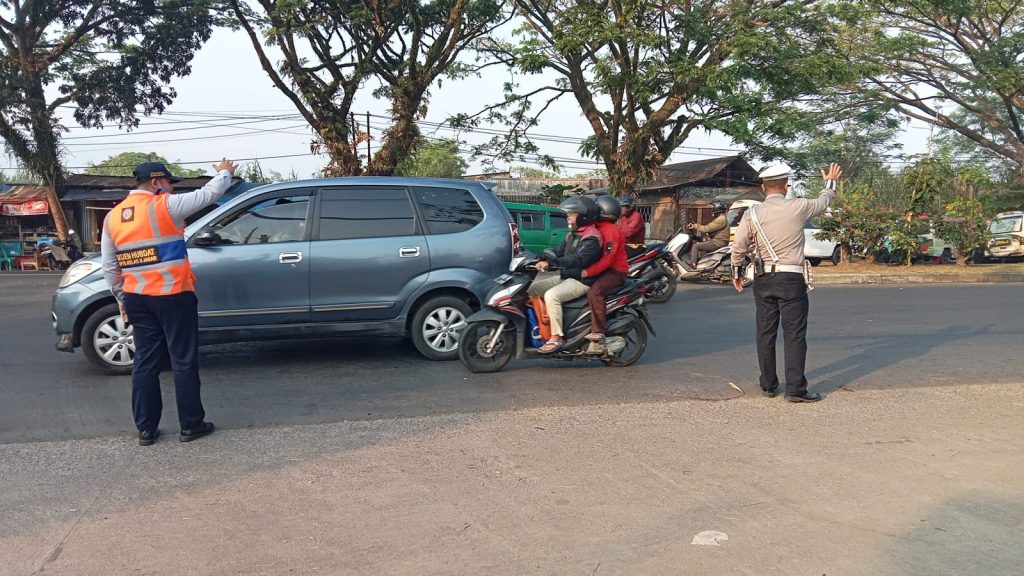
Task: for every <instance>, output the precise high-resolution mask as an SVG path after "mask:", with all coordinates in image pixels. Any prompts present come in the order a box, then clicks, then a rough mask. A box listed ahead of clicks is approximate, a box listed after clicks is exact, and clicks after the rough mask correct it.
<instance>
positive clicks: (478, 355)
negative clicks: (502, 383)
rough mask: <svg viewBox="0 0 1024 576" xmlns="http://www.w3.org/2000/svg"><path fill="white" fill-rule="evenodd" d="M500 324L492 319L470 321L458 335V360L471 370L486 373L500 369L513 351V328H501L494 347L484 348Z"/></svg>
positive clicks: (499, 327)
mask: <svg viewBox="0 0 1024 576" xmlns="http://www.w3.org/2000/svg"><path fill="white" fill-rule="evenodd" d="M500 329H501V324H500V323H498V322H496V321H494V320H482V321H478V322H470V323H469V324H467V325H466V329H465V330H463V331H462V334H461V335H460V336H459V360H462V363H463V364H465V365H466V368H469V369H470V370H472V371H473V372H477V373H487V372H497V371H498V370H501V369H502V367H504V366H505V364H508V361H509V360H511V359H512V354H513V353H515V341H514V338H513V335H514V334H515V331H514V330H503V331H502V333H501V335H500V336H498V341H497V342H496V343H495V345H494V349H493V350H491V351H490V352H487V351H485V350H484V346H485V344H486V343H487V341H488V340H489V339H490V338H492V337H493V336H494V331H495V330H500Z"/></svg>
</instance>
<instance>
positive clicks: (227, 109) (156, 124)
mask: <svg viewBox="0 0 1024 576" xmlns="http://www.w3.org/2000/svg"><path fill="white" fill-rule="evenodd" d="M510 78H511V77H510V75H509V73H508V72H507V71H503V70H499V69H498V68H492V69H490V70H488V71H486V72H485V76H484V77H483V78H473V79H469V80H461V81H445V82H444V83H443V85H442V87H441V88H440V89H437V88H435V89H434V90H433V95H432V97H431V100H430V105H429V111H428V114H427V118H426V120H427V121H429V122H437V123H440V122H443V121H444V120H445V119H446V118H447V117H448V116H449V115H452V114H456V113H459V112H475V111H477V110H479V109H481V108H482V107H484V106H486V105H487V104H492V103H494V102H496V101H498V100H500V99H501V97H502V84H503V83H504V82H506V81H508V80H509V79H510ZM520 80H522V81H523V84H524V85H525V86H529V85H535V84H538V83H539V82H543V81H544V79H543V78H541V77H532V78H520ZM173 85H174V87H175V89H176V90H177V92H178V97H177V99H176V100H175V101H174V103H173V104H172V105H171V106H170V107H169V108H168V110H167V112H166V113H165V114H164V115H162V116H158V117H151V118H143V119H142V125H141V126H140V127H139V128H138V129H136V130H135V131H133V132H131V133H128V132H124V131H120V130H118V129H117V128H116V127H114V128H106V129H103V130H87V129H83V128H81V127H79V126H78V125H77V124H75V123H74V121H73V120H72V119H71V118H70V111H68V110H65V111H64V113H65V114H66V118H67V121H66V125H67V126H68V127H70V130H69V131H68V132H67V133H66V134H65V135H64V137H63V141H64V146H65V152H66V153H65V157H64V161H65V165H66V166H67V167H68V168H69V169H70V170H71V171H72V172H76V171H80V170H81V169H82V167H85V166H88V165H90V164H93V163H99V162H101V161H103V160H104V159H106V158H108V157H110V156H112V155H115V154H119V153H121V152H127V151H139V152H156V153H157V154H160V155H161V156H164V157H165V158H167V159H169V160H172V161H177V162H182V163H187V165H188V167H189V168H197V167H201V168H204V169H207V170H208V171H209V169H210V166H209V162H208V161H210V160H214V159H219V158H220V157H222V156H227V157H229V158H235V159H247V158H259V159H260V163H261V165H262V166H263V168H264V170H276V171H279V172H281V173H284V174H288V173H289V172H291V171H292V170H294V171H295V172H296V173H297V174H298V175H299V176H300V177H309V176H312V175H313V174H314V173H316V172H317V171H318V170H319V169H320V168H322V167H323V166H324V164H325V163H326V161H325V159H324V157H323V156H314V155H312V154H310V152H309V147H310V140H311V136H310V132H309V129H308V126H307V125H306V123H305V121H304V120H303V119H302V118H301V117H300V116H298V113H297V111H296V110H295V108H294V106H293V105H292V104H291V102H290V101H289V100H287V99H286V98H285V96H284V95H282V94H281V93H280V92H279V91H278V90H277V89H276V88H275V87H274V86H273V84H272V83H271V82H270V79H269V78H268V77H267V75H266V73H265V72H264V71H263V69H262V68H261V67H260V65H259V62H258V61H257V59H256V56H255V54H254V52H253V49H252V46H251V45H250V43H249V40H248V37H247V36H246V35H245V34H244V33H242V32H236V31H231V30H226V29H219V30H217V31H215V32H214V34H213V37H212V38H211V40H210V41H209V42H208V43H207V44H206V45H205V46H204V47H203V48H202V49H201V50H200V51H199V52H198V53H197V55H196V58H195V60H194V61H193V65H192V73H191V75H189V76H188V77H185V78H178V79H175V80H174V82H173ZM371 90H372V86H371V87H368V88H367V89H365V90H364V94H362V95H361V96H360V97H359V98H358V99H357V102H356V105H355V106H354V108H353V110H354V111H356V113H357V117H358V119H359V122H360V124H362V123H363V122H364V121H365V112H366V111H369V112H371V113H372V114H377V115H386V114H387V102H383V101H379V100H375V99H374V98H373V97H372V96H371V95H370V92H371ZM229 116H230V117H232V118H230V119H227V118H226V117H229ZM387 123H388V121H387V119H385V118H373V119H371V130H372V132H373V133H374V134H378V133H379V132H380V130H381V129H382V128H384V127H385V126H386V125H387ZM423 131H424V133H425V134H426V135H428V136H438V137H453V136H454V135H455V134H454V132H452V131H450V130H437V131H432V129H431V128H423ZM531 133H535V134H538V135H554V136H558V137H562V139H565V137H569V138H570V139H576V138H585V137H587V136H589V135H591V134H592V132H591V130H590V127H589V125H588V124H587V123H586V122H585V121H584V120H583V118H582V115H581V113H580V111H579V108H578V106H577V105H576V102H575V100H574V99H572V98H571V96H566V97H563V99H562V101H560V102H558V103H556V104H554V105H553V106H552V107H551V108H550V109H549V110H548V112H547V113H546V114H545V115H544V116H542V117H541V119H540V125H539V126H538V127H537V128H535V129H533V130H531ZM459 137H460V140H462V141H464V142H468V143H470V144H472V143H479V142H483V141H485V140H487V139H489V138H490V136H488V135H483V134H479V133H466V132H463V133H462V134H461V135H460V136H459ZM927 137H928V130H927V128H925V127H923V126H921V125H911V126H908V129H907V130H906V131H905V133H904V135H903V136H902V137H901V138H900V142H901V143H902V144H903V146H904V151H905V152H907V153H918V152H923V151H924V150H925V149H926V147H927ZM538 144H539V145H540V146H541V150H542V152H543V153H545V154H550V155H552V156H556V157H560V158H566V159H575V160H576V162H573V163H569V162H566V163H565V164H564V167H565V168H566V173H568V174H572V173H577V172H581V171H587V170H591V169H595V168H603V165H601V164H598V163H595V162H593V161H589V160H584V159H582V158H581V157H580V154H579V152H578V151H577V149H576V148H577V144H576V143H574V142H552V141H538ZM739 151H741V147H739V146H736V145H734V144H733V143H732V142H731V140H730V139H729V138H727V137H725V136H724V135H722V134H717V133H711V134H709V133H705V132H700V133H695V134H694V135H693V136H691V137H690V139H689V140H688V141H687V142H686V144H685V146H684V147H683V148H680V149H679V150H678V151H677V152H676V153H675V154H673V156H672V157H671V158H670V160H669V162H683V161H687V160H696V159H701V158H709V157H713V156H725V155H730V154H734V153H737V152H739ZM752 163H753V164H754V166H755V168H760V163H758V162H757V161H756V160H753V161H752ZM13 166H15V163H14V161H13V160H12V159H10V158H7V159H6V161H5V162H4V163H3V168H5V169H8V170H7V171H8V174H10V173H11V171H10V170H9V169H10V168H11V167H13ZM498 167H499V168H507V166H504V165H499V166H498ZM479 170H481V166H480V165H479V163H474V164H473V165H472V166H471V168H470V171H471V172H474V171H479Z"/></svg>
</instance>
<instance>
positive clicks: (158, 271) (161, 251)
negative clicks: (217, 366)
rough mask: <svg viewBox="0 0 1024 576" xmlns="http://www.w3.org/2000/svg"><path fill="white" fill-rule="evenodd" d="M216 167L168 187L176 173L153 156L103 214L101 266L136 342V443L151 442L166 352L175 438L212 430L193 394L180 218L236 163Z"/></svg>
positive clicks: (210, 196) (192, 317) (192, 304)
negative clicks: (205, 178)
mask: <svg viewBox="0 0 1024 576" xmlns="http://www.w3.org/2000/svg"><path fill="white" fill-rule="evenodd" d="M213 169H214V171H216V173H217V175H216V176H214V177H213V179H212V180H210V182H209V183H207V184H206V186H203V187H202V188H201V189H199V190H196V191H195V192H188V193H185V194H172V192H174V183H175V182H178V181H180V180H181V179H180V178H175V177H174V176H173V175H172V174H171V173H170V172H169V171H168V170H167V168H166V167H165V166H164V165H163V164H161V163H159V162H145V163H143V164H140V165H139V166H138V167H137V168H136V169H135V172H134V174H135V181H136V182H137V183H138V188H137V189H135V190H133V191H132V192H130V193H129V194H128V197H127V198H125V199H124V200H123V201H122V202H121V203H120V204H118V205H117V206H115V207H114V209H113V210H111V211H110V213H109V214H107V217H106V219H105V220H104V221H103V238H102V243H101V249H102V262H103V274H104V277H105V278H106V280H107V283H108V284H109V285H110V290H111V292H113V293H114V297H116V298H117V301H118V303H119V304H120V307H121V317H122V318H124V320H125V322H129V321H130V322H131V324H132V327H133V330H134V334H133V339H134V343H135V359H134V365H133V367H132V411H133V412H134V414H135V427H136V428H138V430H139V445H140V446H149V445H151V444H153V443H154V442H156V438H157V436H159V434H160V432H159V430H158V429H157V426H158V425H159V424H160V415H161V413H162V412H163V402H162V400H161V398H160V369H161V367H162V366H163V365H165V364H166V361H167V360H170V364H171V368H172V370H173V371H174V392H175V399H176V400H177V404H178V421H179V423H180V424H181V434H180V436H179V437H178V439H179V440H181V441H182V442H191V441H192V440H195V439H196V438H202V437H203V436H206V435H208V434H210V433H211V432H213V423H212V422H207V421H206V420H205V418H206V412H205V411H204V410H203V402H202V400H201V399H200V397H199V357H198V356H199V314H198V308H197V305H196V303H197V301H196V294H195V290H194V287H193V281H194V277H193V276H192V268H191V266H189V263H188V253H187V252H186V250H185V237H184V232H185V224H184V222H185V219H186V218H188V217H189V216H191V215H192V214H195V213H196V212H198V211H199V210H201V209H203V208H205V207H206V206H209V205H210V204H213V203H214V202H216V201H217V200H218V199H219V198H220V197H221V196H223V195H224V192H225V191H227V189H228V188H229V187H230V186H231V177H232V175H233V174H234V173H235V169H236V166H235V164H234V163H232V162H231V161H230V160H228V159H226V158H225V159H222V160H221V161H220V162H219V163H217V164H214V165H213Z"/></svg>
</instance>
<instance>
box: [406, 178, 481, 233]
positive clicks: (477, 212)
mask: <svg viewBox="0 0 1024 576" xmlns="http://www.w3.org/2000/svg"><path fill="white" fill-rule="evenodd" d="M413 196H415V197H416V203H417V204H419V205H420V211H421V212H422V213H423V221H424V224H425V225H426V228H427V233H428V234H452V233H454V232H465V231H466V230H469V229H470V228H473V227H474V226H476V225H477V224H479V223H480V222H483V219H484V210H483V208H481V207H480V204H478V203H477V201H476V198H474V197H473V194H471V193H470V192H469V191H467V190H457V189H454V188H425V187H417V188H413Z"/></svg>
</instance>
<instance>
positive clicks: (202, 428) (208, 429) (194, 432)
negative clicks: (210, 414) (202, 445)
mask: <svg viewBox="0 0 1024 576" xmlns="http://www.w3.org/2000/svg"><path fill="white" fill-rule="evenodd" d="M210 434H213V422H203V423H202V424H200V425H198V426H196V427H195V428H190V429H188V430H185V429H184V428H182V430H181V435H180V436H178V440H181V441H182V442H191V441H193V440H195V439H197V438H202V437H203V436H209V435H210Z"/></svg>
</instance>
